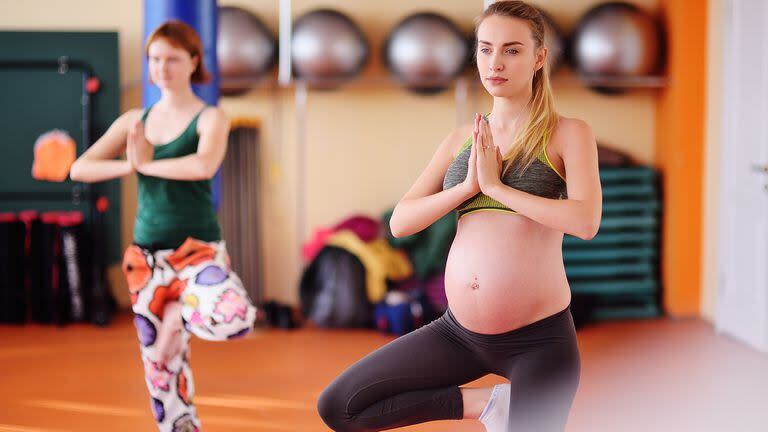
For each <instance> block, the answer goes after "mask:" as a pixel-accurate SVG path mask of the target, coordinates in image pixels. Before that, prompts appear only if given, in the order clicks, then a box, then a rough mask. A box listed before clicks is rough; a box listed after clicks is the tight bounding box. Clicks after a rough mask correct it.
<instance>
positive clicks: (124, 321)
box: [0, 314, 768, 432]
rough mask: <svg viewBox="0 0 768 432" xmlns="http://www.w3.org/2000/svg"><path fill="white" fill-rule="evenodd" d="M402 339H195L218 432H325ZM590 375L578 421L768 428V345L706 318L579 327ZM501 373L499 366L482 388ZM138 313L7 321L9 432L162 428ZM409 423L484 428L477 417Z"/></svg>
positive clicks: (649, 427) (2, 377) (359, 335)
mask: <svg viewBox="0 0 768 432" xmlns="http://www.w3.org/2000/svg"><path fill="white" fill-rule="evenodd" d="M389 340H391V337H389V336H387V335H383V334H380V333H377V332H373V331H322V330H316V329H301V330H296V331H290V332H288V331H275V330H269V331H260V332H257V333H256V334H254V335H253V336H251V337H250V338H248V339H244V340H239V341H231V342H228V343H209V342H203V341H199V340H195V341H194V342H193V348H192V365H193V369H194V371H195V378H196V387H197V396H196V398H195V401H196V403H197V405H198V412H199V414H200V416H201V419H202V421H203V426H204V430H205V431H231V432H238V431H264V432H272V431H292V432H296V431H301V432H303V431H307V432H310V431H326V430H328V429H327V428H325V426H324V425H323V423H322V421H321V420H320V418H319V417H318V416H317V414H316V411H315V400H316V398H317V395H318V394H319V393H320V391H321V390H322V389H323V388H324V386H325V385H326V384H327V383H328V382H329V381H331V380H332V379H333V377H334V376H335V375H336V374H338V373H339V372H340V371H342V370H343V369H344V367H345V366H346V365H348V364H350V363H352V362H354V361H355V360H356V359H358V358H360V357H361V356H363V355H364V354H366V353H368V352H369V351H371V350H373V349H375V348H376V347H378V346H381V345H383V344H385V343H386V342H387V341H389ZM579 344H580V348H581V353H582V376H581V385H580V387H579V391H578V393H577V395H576V400H575V401H574V406H573V410H572V412H571V417H570V420H569V424H568V428H567V430H568V431H578V432H582V431H584V432H600V431H610V432H616V431H621V432H624V431H628V432H631V431H654V432H660V431H670V432H672V431H674V432H679V431H729V432H730V431H733V432H752V431H754V432H758V431H767V430H768V426H767V425H768V405H766V404H767V403H768V356H766V355H763V354H759V353H757V352H755V351H752V350H751V349H749V348H747V347H745V346H743V345H741V344H740V343H737V342H735V341H732V340H731V339H729V338H727V337H725V336H722V335H717V334H715V333H714V331H713V330H712V328H711V326H710V325H709V324H707V323H705V322H703V321H699V320H680V321H675V320H670V319H662V320H652V321H637V322H621V323H610V324H600V325H597V326H593V327H588V328H584V329H581V330H580V331H579ZM498 382H501V379H500V378H498V377H493V376H491V377H486V378H483V379H481V380H479V381H476V382H475V383H473V385H490V384H494V383H498ZM152 430H155V429H154V424H153V422H152V420H151V414H150V408H149V403H148V399H147V396H146V389H145V386H144V380H143V378H142V370H141V365H140V362H139V354H138V346H137V342H136V338H135V334H134V330H133V326H132V323H131V317H130V316H129V315H127V314H126V315H121V316H119V317H118V318H117V320H116V322H115V324H114V325H112V326H111V327H109V328H106V329H99V328H95V327H91V326H86V325H76V326H69V327H65V328H52V327H43V326H36V325H29V326H24V327H11V326H0V432H10V431H13V432H63V431H73V432H74V431H77V432H80V431H83V432H86V431H99V432H104V431H114V432H119V431H131V432H135V431H152ZM400 430H408V431H420V432H428V431H430V432H431V431H456V432H458V431H465V432H470V431H476V432H480V431H483V430H484V429H483V428H482V426H481V425H480V423H478V422H476V421H461V422H456V421H454V422H433V423H429V424H424V425H418V426H412V427H408V428H403V429H400Z"/></svg>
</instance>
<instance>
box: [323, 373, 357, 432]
mask: <svg viewBox="0 0 768 432" xmlns="http://www.w3.org/2000/svg"><path fill="white" fill-rule="evenodd" d="M348 399H349V398H348V395H347V394H346V392H344V391H343V390H342V388H341V387H340V386H338V385H337V384H336V383H332V384H331V385H329V386H328V387H326V389H325V390H323V392H322V393H321V394H320V397H318V399H317V413H318V414H320V418H322V419H323V421H324V422H325V424H326V425H328V427H329V428H331V430H333V431H336V432H354V431H359V430H360V429H357V428H355V426H354V424H353V419H352V416H351V415H350V414H349V412H347V405H348V404H347V402H348Z"/></svg>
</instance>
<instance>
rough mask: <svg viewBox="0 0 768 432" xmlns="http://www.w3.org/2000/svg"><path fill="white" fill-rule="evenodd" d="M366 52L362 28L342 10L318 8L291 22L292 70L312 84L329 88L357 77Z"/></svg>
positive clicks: (366, 46)
mask: <svg viewBox="0 0 768 432" xmlns="http://www.w3.org/2000/svg"><path fill="white" fill-rule="evenodd" d="M368 51H369V46H368V42H367V41H366V39H365V36H364V35H363V32H362V30H360V28H359V27H358V26H357V24H355V23H354V22H353V21H352V20H351V19H350V18H349V17H347V16H346V15H344V14H342V13H341V12H338V11H335V10H332V9H319V10H315V11H312V12H309V13H307V14H305V15H303V16H301V17H300V18H299V19H298V20H296V22H295V23H294V24H293V37H292V41H291V59H292V61H293V73H294V75H295V76H296V77H297V78H299V79H301V80H304V81H306V82H307V83H308V84H309V85H310V86H312V87H315V88H324V89H330V88H334V87H336V86H338V85H339V84H341V83H343V82H344V81H347V80H349V79H351V78H353V77H355V76H357V75H358V74H359V73H360V72H361V71H362V69H363V66H365V63H366V61H367V60H368Z"/></svg>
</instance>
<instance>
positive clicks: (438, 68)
mask: <svg viewBox="0 0 768 432" xmlns="http://www.w3.org/2000/svg"><path fill="white" fill-rule="evenodd" d="M383 55H384V64H385V65H386V67H387V69H389V71H390V72H391V73H392V75H394V77H395V79H396V80H397V81H399V82H400V83H402V84H403V85H405V86H406V87H407V88H408V89H410V90H412V91H415V92H418V93H436V92H439V91H441V90H444V89H446V88H447V87H448V86H449V85H450V83H451V81H453V80H454V79H456V77H458V76H459V75H460V74H461V73H462V71H463V70H464V68H465V67H466V66H467V63H468V61H469V59H470V44H469V41H468V39H467V37H466V36H465V35H464V34H463V33H462V31H461V29H460V28H459V27H458V26H457V25H456V24H454V23H453V22H452V21H451V20H449V19H448V18H446V17H444V16H442V15H438V14H435V13H430V12H424V13H418V14H415V15H411V16H408V17H406V18H405V19H404V20H402V21H401V22H400V23H398V24H397V25H396V26H395V27H394V28H393V29H392V31H391V32H390V33H389V35H388V36H387V39H386V41H385V44H384V50H383Z"/></svg>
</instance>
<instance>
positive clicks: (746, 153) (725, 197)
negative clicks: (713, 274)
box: [715, 0, 768, 352]
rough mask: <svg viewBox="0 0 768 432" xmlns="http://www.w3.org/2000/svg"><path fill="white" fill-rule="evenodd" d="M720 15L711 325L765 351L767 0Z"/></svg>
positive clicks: (739, 0) (731, 4)
mask: <svg viewBox="0 0 768 432" xmlns="http://www.w3.org/2000/svg"><path fill="white" fill-rule="evenodd" d="M725 12H726V16H725V17H724V29H723V30H724V32H723V34H724V38H725V40H724V43H723V49H724V52H723V60H724V65H723V68H724V69H723V80H724V83H723V91H724V93H723V104H724V106H723V111H722V112H723V129H722V131H723V136H722V141H721V143H722V144H721V155H720V156H721V170H720V204H719V207H720V221H719V223H720V227H719V228H720V229H719V233H720V238H719V242H718V244H719V251H718V253H719V259H718V265H719V269H718V276H719V277H718V293H717V306H716V312H715V325H716V329H717V331H719V332H723V333H725V334H728V335H731V336H733V337H735V338H737V339H739V340H741V341H744V342H746V343H747V344H749V345H751V346H753V347H755V348H757V349H759V350H761V351H764V352H768V271H767V270H766V269H768V262H766V260H767V259H768V253H767V252H768V1H766V0H726V1H725Z"/></svg>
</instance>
